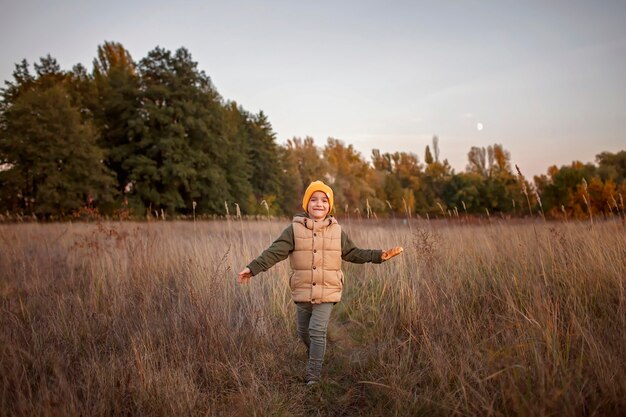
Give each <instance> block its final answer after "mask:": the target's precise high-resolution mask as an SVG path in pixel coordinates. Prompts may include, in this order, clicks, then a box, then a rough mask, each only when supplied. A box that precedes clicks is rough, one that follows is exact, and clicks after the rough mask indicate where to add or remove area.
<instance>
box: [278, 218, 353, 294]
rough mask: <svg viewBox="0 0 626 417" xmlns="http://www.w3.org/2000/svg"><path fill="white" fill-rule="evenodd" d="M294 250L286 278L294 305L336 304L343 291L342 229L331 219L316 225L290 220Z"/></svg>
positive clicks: (307, 221) (305, 219)
mask: <svg viewBox="0 0 626 417" xmlns="http://www.w3.org/2000/svg"><path fill="white" fill-rule="evenodd" d="M293 237H294V250H293V252H291V254H290V255H289V263H290V265H291V269H292V270H293V272H292V274H291V277H290V278H289V287H290V288H291V295H292V297H293V300H294V301H296V302H311V303H313V304H319V303H327V302H338V301H340V300H341V291H342V289H343V272H341V226H339V224H338V223H337V220H335V218H334V217H329V218H327V219H325V220H323V221H318V222H315V221H313V220H312V219H308V218H306V217H299V216H296V217H294V218H293Z"/></svg>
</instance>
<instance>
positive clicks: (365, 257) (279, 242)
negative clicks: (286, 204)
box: [248, 224, 382, 275]
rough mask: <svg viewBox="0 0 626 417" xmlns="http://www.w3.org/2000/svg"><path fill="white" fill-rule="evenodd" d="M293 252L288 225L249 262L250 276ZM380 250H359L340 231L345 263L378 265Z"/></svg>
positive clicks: (292, 239) (264, 269)
mask: <svg viewBox="0 0 626 417" xmlns="http://www.w3.org/2000/svg"><path fill="white" fill-rule="evenodd" d="M293 250H294V238H293V225H292V224H290V225H289V226H287V228H285V230H283V232H282V233H281V234H280V236H278V238H277V239H276V240H275V241H274V242H273V243H272V244H271V245H270V247H269V248H267V249H265V250H264V251H263V253H261V255H259V256H258V257H257V258H256V259H255V260H253V261H252V262H250V264H249V265H248V268H250V271H251V272H252V275H257V274H259V273H261V272H263V271H267V270H268V269H270V268H271V267H273V266H274V265H275V264H277V263H278V262H280V261H282V260H285V259H287V257H288V256H289V254H290V253H291V252H292V251H293ZM381 256H382V250H378V249H360V248H358V247H357V246H356V245H355V244H354V242H352V240H351V239H350V238H349V237H348V235H347V234H346V232H344V231H343V229H342V230H341V259H343V260H344V261H346V262H352V263H356V264H363V263H366V262H373V263H375V264H379V263H381V262H382V259H381Z"/></svg>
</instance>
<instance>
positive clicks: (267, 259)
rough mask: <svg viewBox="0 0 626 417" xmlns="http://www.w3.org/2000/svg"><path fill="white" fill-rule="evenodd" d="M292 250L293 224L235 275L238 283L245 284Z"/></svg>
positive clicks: (285, 256)
mask: <svg viewBox="0 0 626 417" xmlns="http://www.w3.org/2000/svg"><path fill="white" fill-rule="evenodd" d="M291 251H293V226H292V225H289V226H288V227H287V228H286V229H285V230H283V232H282V233H281V234H280V236H278V238H277V239H276V240H275V241H274V242H273V243H272V244H271V245H270V247H269V248H267V249H265V250H264V251H263V253H261V255H259V256H258V257H257V258H256V259H255V260H253V261H252V262H250V263H249V264H248V266H246V267H245V268H244V269H243V270H242V271H241V272H240V273H239V275H238V276H237V281H238V282H239V283H240V284H246V283H248V282H249V281H250V278H252V277H253V276H254V275H257V274H259V273H261V272H263V271H267V270H268V269H270V268H271V267H272V266H274V265H275V264H276V263H278V262H280V261H282V260H284V259H286V258H287V256H289V253H290V252H291Z"/></svg>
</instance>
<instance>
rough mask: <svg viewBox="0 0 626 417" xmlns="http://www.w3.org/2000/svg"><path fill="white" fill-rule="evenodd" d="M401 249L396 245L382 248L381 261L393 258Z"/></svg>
mask: <svg viewBox="0 0 626 417" xmlns="http://www.w3.org/2000/svg"><path fill="white" fill-rule="evenodd" d="M403 251H404V249H403V248H402V246H396V247H395V248H391V249H387V250H384V251H383V255H382V256H381V257H380V258H381V259H382V260H383V262H385V261H388V260H389V259H391V258H393V257H394V256H398V255H400V254H401V253H402V252H403Z"/></svg>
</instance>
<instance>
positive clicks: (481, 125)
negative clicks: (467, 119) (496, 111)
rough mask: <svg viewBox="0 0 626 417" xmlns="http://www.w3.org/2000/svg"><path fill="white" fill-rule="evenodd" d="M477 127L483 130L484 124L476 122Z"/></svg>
mask: <svg viewBox="0 0 626 417" xmlns="http://www.w3.org/2000/svg"><path fill="white" fill-rule="evenodd" d="M476 129H478V130H479V131H480V130H483V124H482V123H480V122H478V123H476Z"/></svg>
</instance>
